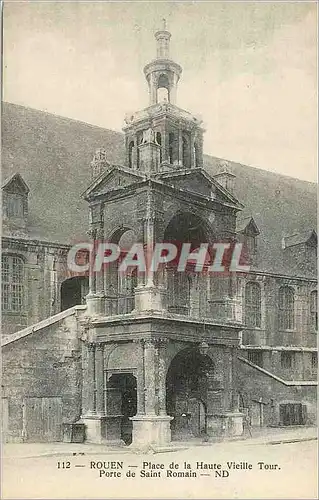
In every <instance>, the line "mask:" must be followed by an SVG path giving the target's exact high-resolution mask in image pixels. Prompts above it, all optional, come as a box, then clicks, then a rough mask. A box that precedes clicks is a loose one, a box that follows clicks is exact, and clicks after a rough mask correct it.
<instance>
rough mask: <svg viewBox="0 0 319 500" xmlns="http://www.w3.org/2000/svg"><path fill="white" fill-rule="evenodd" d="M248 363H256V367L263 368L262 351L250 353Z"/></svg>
mask: <svg viewBox="0 0 319 500" xmlns="http://www.w3.org/2000/svg"><path fill="white" fill-rule="evenodd" d="M248 361H250V362H251V363H254V365H258V366H263V353H262V351H248Z"/></svg>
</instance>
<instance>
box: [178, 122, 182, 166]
mask: <svg viewBox="0 0 319 500" xmlns="http://www.w3.org/2000/svg"><path fill="white" fill-rule="evenodd" d="M178 161H179V164H180V165H182V164H183V131H182V128H181V124H180V126H179V129H178Z"/></svg>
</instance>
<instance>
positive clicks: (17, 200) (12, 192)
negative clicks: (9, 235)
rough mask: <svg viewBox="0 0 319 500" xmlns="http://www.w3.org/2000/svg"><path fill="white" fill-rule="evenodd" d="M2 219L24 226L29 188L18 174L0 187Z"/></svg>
mask: <svg viewBox="0 0 319 500" xmlns="http://www.w3.org/2000/svg"><path fill="white" fill-rule="evenodd" d="M2 191H3V196H2V201H3V215H4V219H9V220H12V221H13V222H14V223H15V224H16V223H18V225H19V224H20V223H21V222H22V224H23V225H24V222H25V219H26V217H27V215H28V193H29V188H28V186H27V185H26V183H25V182H24V180H23V178H22V177H21V175H20V174H14V175H13V176H11V177H10V178H9V179H7V180H6V181H5V182H4V184H3V186H2Z"/></svg>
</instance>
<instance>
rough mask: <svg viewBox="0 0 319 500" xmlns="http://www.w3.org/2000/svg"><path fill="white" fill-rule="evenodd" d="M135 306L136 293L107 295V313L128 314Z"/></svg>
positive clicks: (107, 314) (111, 314)
mask: <svg viewBox="0 0 319 500" xmlns="http://www.w3.org/2000/svg"><path fill="white" fill-rule="evenodd" d="M134 306H135V299H134V295H121V294H119V295H117V296H116V295H112V296H106V297H105V315H106V316H116V315H119V314H128V313H130V312H132V311H133V309H134Z"/></svg>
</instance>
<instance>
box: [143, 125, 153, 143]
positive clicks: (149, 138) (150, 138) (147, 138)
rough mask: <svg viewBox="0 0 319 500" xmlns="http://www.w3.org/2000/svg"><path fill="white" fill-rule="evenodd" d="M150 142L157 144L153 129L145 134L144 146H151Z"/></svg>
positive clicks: (149, 129)
mask: <svg viewBox="0 0 319 500" xmlns="http://www.w3.org/2000/svg"><path fill="white" fill-rule="evenodd" d="M150 142H155V133H154V130H153V129H151V128H148V129H147V130H144V132H143V139H142V144H149V143H150Z"/></svg>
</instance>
